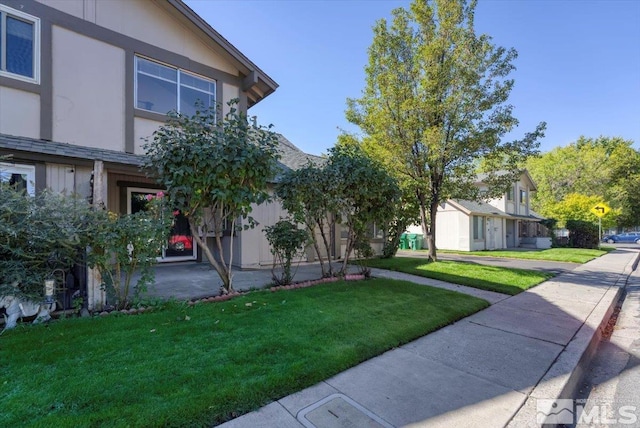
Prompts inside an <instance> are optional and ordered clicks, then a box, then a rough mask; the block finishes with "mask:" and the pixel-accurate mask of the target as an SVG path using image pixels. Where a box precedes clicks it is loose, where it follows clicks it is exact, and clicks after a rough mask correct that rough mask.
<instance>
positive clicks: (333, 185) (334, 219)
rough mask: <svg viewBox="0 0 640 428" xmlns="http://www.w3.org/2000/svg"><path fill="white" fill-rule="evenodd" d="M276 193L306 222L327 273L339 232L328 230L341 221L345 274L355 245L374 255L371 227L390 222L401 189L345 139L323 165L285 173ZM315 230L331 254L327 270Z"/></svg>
mask: <svg viewBox="0 0 640 428" xmlns="http://www.w3.org/2000/svg"><path fill="white" fill-rule="evenodd" d="M276 195H277V196H278V198H280V199H281V200H282V206H283V207H284V208H285V209H286V210H287V211H289V213H291V214H292V216H293V218H294V220H295V221H297V222H300V223H302V224H304V225H305V226H306V227H307V230H308V231H309V234H310V236H312V243H313V246H314V249H315V250H316V254H317V255H318V258H319V259H320V260H321V265H322V269H323V274H327V273H328V274H329V275H333V270H332V266H331V253H332V251H331V246H332V245H334V242H333V239H334V237H333V236H331V235H330V233H329V232H330V231H331V230H333V229H334V228H335V226H336V224H338V223H340V224H341V226H342V227H343V228H344V230H345V231H346V235H347V245H346V255H345V257H344V259H343V264H342V268H341V273H344V272H345V270H346V266H347V263H348V260H349V257H350V255H351V254H352V253H353V252H354V251H355V250H356V247H357V248H358V251H359V252H360V254H369V251H367V250H366V248H365V245H369V238H370V237H369V236H368V230H369V227H370V226H371V225H372V224H374V223H375V224H377V225H379V226H380V227H385V226H386V225H388V224H390V223H391V222H392V221H393V219H394V218H395V213H396V205H397V204H398V202H399V198H400V190H399V187H398V185H397V183H396V181H395V180H394V179H393V178H392V177H391V176H390V175H389V174H388V173H387V172H386V170H385V169H384V167H383V166H382V165H381V164H380V163H378V162H376V161H375V160H373V159H372V158H371V157H369V156H368V155H367V154H366V153H365V152H364V151H363V149H362V148H361V147H360V145H358V144H350V143H347V142H345V141H344V140H342V141H339V143H338V144H337V145H336V146H335V147H333V148H332V149H330V150H329V156H328V157H327V160H326V162H325V163H324V164H323V165H318V166H316V165H312V164H308V165H307V166H306V167H303V168H301V169H298V170H296V171H289V172H287V173H286V174H284V176H283V177H282V179H281V180H280V182H279V183H278V185H277V187H276ZM316 230H317V231H318V232H319V233H320V236H321V238H322V241H323V242H322V243H323V244H324V249H325V251H326V252H325V254H327V259H328V263H327V265H328V268H327V270H326V271H325V268H324V262H323V256H322V254H323V253H322V252H321V250H320V245H319V244H318V242H317V239H316V238H315V231H316Z"/></svg>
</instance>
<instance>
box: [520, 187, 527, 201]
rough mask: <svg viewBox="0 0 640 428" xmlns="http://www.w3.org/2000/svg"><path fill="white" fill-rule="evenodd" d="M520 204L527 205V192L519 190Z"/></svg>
mask: <svg viewBox="0 0 640 428" xmlns="http://www.w3.org/2000/svg"><path fill="white" fill-rule="evenodd" d="M520 203H521V204H526V203H527V191H526V190H522V189H520Z"/></svg>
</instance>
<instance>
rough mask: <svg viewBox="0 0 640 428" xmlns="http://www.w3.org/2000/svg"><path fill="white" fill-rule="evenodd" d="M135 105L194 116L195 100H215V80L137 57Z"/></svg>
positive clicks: (207, 102) (209, 104) (205, 102)
mask: <svg viewBox="0 0 640 428" xmlns="http://www.w3.org/2000/svg"><path fill="white" fill-rule="evenodd" d="M135 62H136V91H135V93H136V104H135V105H136V107H137V108H139V109H142V110H148V111H153V112H156V113H160V114H167V113H168V112H170V111H172V110H175V111H177V112H179V113H182V114H186V115H189V116H192V115H194V114H195V112H196V104H197V103H198V102H200V103H202V105H204V107H205V108H206V107H212V106H214V105H215V103H216V82H215V81H214V80H209V79H206V78H204V77H200V76H196V75H195V74H192V73H189V72H186V71H184V70H180V69H178V68H175V67H170V66H168V65H164V64H160V63H158V62H155V61H150V60H148V59H145V58H140V57H136V61H135Z"/></svg>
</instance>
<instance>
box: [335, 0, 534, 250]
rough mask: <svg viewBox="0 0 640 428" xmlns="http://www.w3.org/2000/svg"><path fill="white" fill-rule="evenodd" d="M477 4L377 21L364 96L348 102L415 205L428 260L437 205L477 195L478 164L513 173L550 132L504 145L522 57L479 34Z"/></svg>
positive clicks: (401, 12)
mask: <svg viewBox="0 0 640 428" xmlns="http://www.w3.org/2000/svg"><path fill="white" fill-rule="evenodd" d="M475 6H476V3H475V1H472V2H471V3H470V4H467V2H466V1H464V0H456V1H451V0H434V1H425V0H415V1H414V2H413V3H412V4H411V7H410V10H406V9H396V10H394V11H393V22H392V23H391V24H388V23H387V22H386V21H385V20H380V21H378V23H377V24H376V25H375V27H374V38H373V42H372V44H371V47H370V48H369V64H368V65H367V67H366V74H367V81H366V86H365V89H364V91H363V96H362V97H361V98H360V99H350V100H348V110H347V119H348V120H349V121H350V122H352V123H354V124H356V125H358V126H359V127H360V128H361V129H362V131H363V132H364V134H365V143H366V144H368V145H371V146H375V147H376V151H377V152H378V153H379V157H380V158H382V159H384V160H385V164H386V165H387V168H388V169H389V170H390V171H393V172H394V174H398V175H403V176H404V179H403V180H402V182H403V183H406V185H407V186H408V188H410V189H411V193H412V194H413V195H414V196H413V197H415V198H416V199H417V202H418V205H419V208H420V216H421V220H422V222H423V225H424V227H425V228H426V230H425V232H426V235H427V236H426V238H427V240H428V243H429V248H430V257H432V258H435V256H436V254H435V245H434V243H435V232H436V230H435V225H436V212H437V207H438V204H439V203H440V202H441V201H443V200H446V199H448V198H452V197H453V198H465V199H473V198H477V197H479V195H478V193H477V190H476V188H475V186H474V181H475V175H476V166H477V163H478V159H480V158H483V159H485V160H486V165H487V167H488V172H489V173H490V174H489V178H490V179H494V178H496V177H497V176H496V174H495V172H496V171H497V170H503V171H508V172H509V174H510V175H511V176H513V177H515V176H517V175H518V173H519V172H520V170H519V164H520V163H521V162H522V161H524V159H526V157H527V156H529V155H530V154H532V153H535V152H536V150H537V147H538V143H537V140H538V139H539V138H540V137H541V136H542V135H543V131H544V128H545V125H544V124H540V125H539V126H538V127H537V128H536V130H535V131H534V132H532V133H528V134H526V135H525V136H524V138H523V139H521V140H518V141H512V142H506V141H503V137H504V135H505V134H506V133H508V132H510V131H512V130H513V129H514V127H515V126H516V125H517V124H518V121H517V119H516V118H515V117H514V116H513V115H512V110H513V108H512V106H511V105H509V104H508V103H507V100H508V97H509V94H510V92H511V88H512V87H513V80H510V79H508V76H509V74H510V72H511V71H512V70H513V68H514V66H513V64H512V62H513V61H514V59H515V58H516V52H515V50H513V49H509V50H507V49H504V48H502V47H496V46H494V45H493V44H492V43H491V38H490V37H489V36H487V35H480V36H478V35H476V34H475V30H474V9H475ZM502 177H503V178H502V180H507V179H508V177H505V176H502ZM497 181H500V180H497Z"/></svg>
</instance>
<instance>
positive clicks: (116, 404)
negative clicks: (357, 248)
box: [0, 279, 488, 427]
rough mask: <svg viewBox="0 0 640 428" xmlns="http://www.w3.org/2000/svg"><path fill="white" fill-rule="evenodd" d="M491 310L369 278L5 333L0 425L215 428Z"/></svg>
mask: <svg viewBox="0 0 640 428" xmlns="http://www.w3.org/2000/svg"><path fill="white" fill-rule="evenodd" d="M487 306H488V303H487V302H485V301H484V300H480V299H477V298H474V297H471V296H467V295H463V294H460V293H455V292H451V291H447V290H442V289H437V288H432V287H426V286H419V285H415V284H411V283H409V282H402V281H392V280H386V279H373V280H369V281H359V282H348V283H347V282H337V283H332V284H325V285H318V286H315V287H310V288H305V289H298V290H290V291H281V292H276V293H273V292H269V291H263V292H254V293H251V294H249V295H247V296H243V297H239V298H236V299H233V300H230V301H227V302H222V303H215V304H212V303H207V304H197V305H195V306H193V307H190V306H187V305H183V304H171V305H169V307H168V308H166V309H164V310H161V311H157V312H152V313H145V314H141V315H130V316H120V315H117V316H114V315H110V316H108V317H105V318H102V317H94V318H87V319H67V320H61V321H57V322H54V323H51V324H49V325H42V326H25V325H21V326H19V327H18V328H17V329H16V330H13V331H8V332H5V333H4V334H3V335H2V336H0V361H1V363H0V374H1V376H0V382H2V384H1V385H0V386H1V388H2V389H1V390H0V409H2V411H0V426H34V427H52V426H55V427H84V426H100V427H110V426H136V427H138V426H150V427H158V426H211V425H213V424H217V423H220V422H223V421H225V420H228V419H231V418H233V417H235V416H238V415H240V414H242V413H245V412H248V411H251V410H254V409H256V408H258V407H260V406H262V405H265V404H267V403H269V402H271V401H273V400H276V399H278V398H280V397H283V396H286V395H288V394H291V393H293V392H296V391H299V390H301V389H303V388H305V387H308V386H310V385H314V384H315V383H317V382H319V381H322V380H324V379H326V378H328V377H330V376H332V375H334V374H336V373H339V372H340V371H343V370H345V369H347V368H348V367H351V366H353V365H355V364H358V363H359V362H362V361H364V360H367V359H369V358H371V357H373V356H375V355H378V354H380V353H382V352H384V351H386V350H388V349H391V348H393V347H396V346H398V345H401V344H403V343H406V342H408V341H411V340H413V339H416V338H418V337H420V336H422V335H425V334H427V333H429V332H432V331H434V330H437V329H438V328H440V327H443V326H445V325H447V324H450V323H452V322H454V321H456V320H458V319H460V318H463V317H465V316H467V315H469V314H472V313H474V312H476V311H478V310H481V309H483V308H485V307H487Z"/></svg>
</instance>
